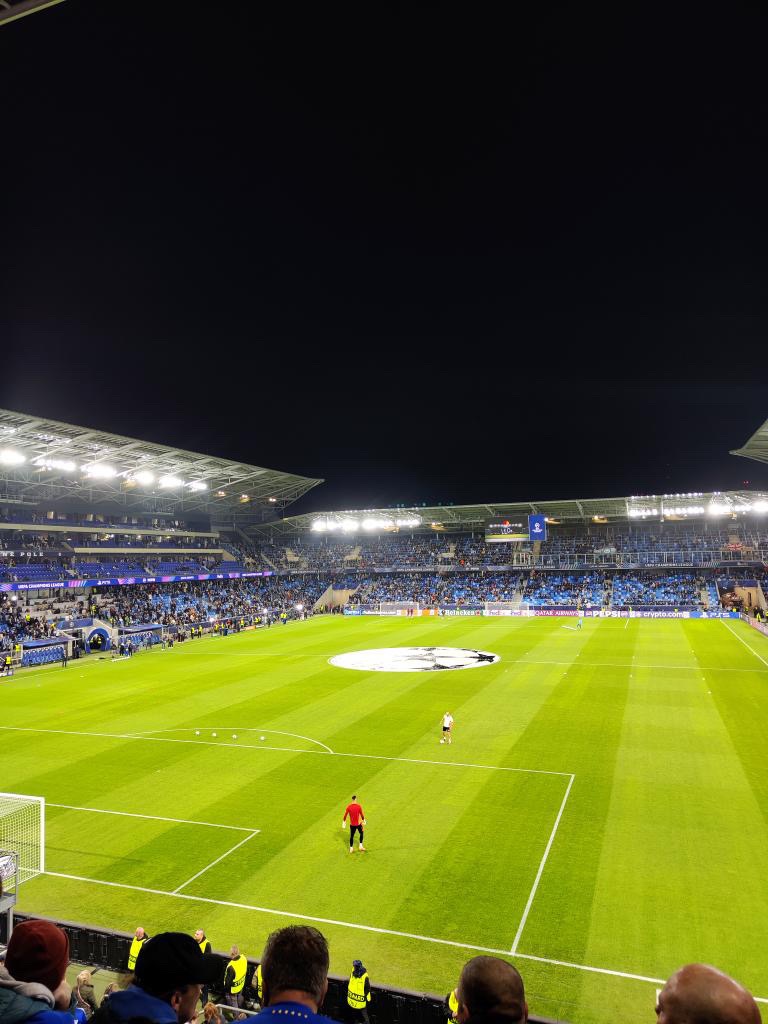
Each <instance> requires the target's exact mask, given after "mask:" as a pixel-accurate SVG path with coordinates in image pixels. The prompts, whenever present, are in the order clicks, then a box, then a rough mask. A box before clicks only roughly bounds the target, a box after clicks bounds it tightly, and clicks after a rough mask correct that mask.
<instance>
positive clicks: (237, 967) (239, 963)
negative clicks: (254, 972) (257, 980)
mask: <svg viewBox="0 0 768 1024" xmlns="http://www.w3.org/2000/svg"><path fill="white" fill-rule="evenodd" d="M247 970H248V960H247V958H246V957H245V956H243V954H242V953H241V954H240V956H239V957H237V959H236V960H230V961H229V963H228V964H227V969H226V970H225V971H224V991H225V992H229V993H231V995H233V996H236V995H238V994H239V993H240V992H242V991H243V989H244V988H245V975H246V972H247Z"/></svg>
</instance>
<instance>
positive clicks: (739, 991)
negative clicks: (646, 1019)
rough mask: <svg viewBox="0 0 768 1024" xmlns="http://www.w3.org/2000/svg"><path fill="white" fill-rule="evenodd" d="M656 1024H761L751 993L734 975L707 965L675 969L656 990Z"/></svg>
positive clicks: (689, 965) (692, 965)
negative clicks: (657, 995)
mask: <svg viewBox="0 0 768 1024" xmlns="http://www.w3.org/2000/svg"><path fill="white" fill-rule="evenodd" d="M656 1016H657V1018H658V1024H760V1011H759V1010H758V1008H757V1003H756V1002H755V1000H754V999H753V998H752V996H751V994H750V993H749V992H748V991H747V990H746V989H745V988H744V987H743V986H742V985H740V984H739V983H738V982H737V981H734V980H733V978H729V977H728V975H727V974H723V972H722V971H718V970H717V968H716V967H709V966H708V965H707V964H688V965H687V966H685V967H681V968H680V970H679V971H675V973H674V974H673V975H672V977H671V978H670V979H669V981H668V982H667V983H666V985H665V986H664V988H663V989H662V990H661V992H660V993H659V999H658V1002H657V1004H656Z"/></svg>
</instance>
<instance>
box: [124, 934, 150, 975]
mask: <svg viewBox="0 0 768 1024" xmlns="http://www.w3.org/2000/svg"><path fill="white" fill-rule="evenodd" d="M148 938H149V936H148V935H147V933H146V932H145V931H144V929H143V928H137V929H136V934H135V935H134V936H133V941H132V942H131V948H130V950H129V952H128V970H129V971H134V970H135V969H136V957H137V956H138V955H139V953H140V952H141V947H142V946H143V945H144V943H145V942H146V941H147V939H148Z"/></svg>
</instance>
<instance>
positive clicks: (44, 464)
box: [35, 455, 77, 473]
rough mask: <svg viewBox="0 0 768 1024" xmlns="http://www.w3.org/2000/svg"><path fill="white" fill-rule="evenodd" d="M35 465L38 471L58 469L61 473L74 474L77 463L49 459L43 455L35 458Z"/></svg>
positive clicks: (67, 460)
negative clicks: (38, 468)
mask: <svg viewBox="0 0 768 1024" xmlns="http://www.w3.org/2000/svg"><path fill="white" fill-rule="evenodd" d="M35 465H36V466H39V467H40V469H60V470H61V471H62V472H63V473H74V472H75V470H76V469H77V463H76V462H73V461H72V460H71V459H49V458H48V457H47V456H45V455H40V456H39V457H38V458H36V459H35Z"/></svg>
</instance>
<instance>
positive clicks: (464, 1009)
mask: <svg viewBox="0 0 768 1024" xmlns="http://www.w3.org/2000/svg"><path fill="white" fill-rule="evenodd" d="M456 995H457V998H458V1001H459V1008H458V1010H457V1012H456V1019H457V1020H458V1021H459V1022H460V1024H466V1022H468V1021H470V1022H472V1024H476V1022H480V1021H482V1022H494V1021H498V1022H500V1024H524V1022H525V1021H527V1020H528V1004H527V1003H526V1001H525V989H524V988H523V979H522V978H521V977H520V972H519V971H518V970H517V968H515V967H513V966H512V964H508V963H507V961H506V960H500V959H499V958H498V957H495V956H476V957H473V958H472V959H471V960H468V961H467V963H466V964H464V969H463V970H462V972H461V976H460V978H459V984H458V987H457V990H456Z"/></svg>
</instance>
